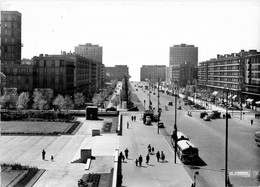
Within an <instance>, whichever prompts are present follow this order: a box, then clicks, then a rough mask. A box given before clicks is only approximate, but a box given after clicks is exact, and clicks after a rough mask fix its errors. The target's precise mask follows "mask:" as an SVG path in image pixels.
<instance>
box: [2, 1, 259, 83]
mask: <svg viewBox="0 0 260 187" xmlns="http://www.w3.org/2000/svg"><path fill="white" fill-rule="evenodd" d="M1 2H2V3H1V5H0V6H1V7H0V8H1V10H15V11H19V12H20V13H22V43H23V45H24V47H23V48H22V57H23V58H32V57H33V56H38V55H39V54H41V53H43V54H60V52H61V51H67V52H69V51H71V52H73V51H74V46H77V45H78V44H85V43H92V44H99V45H100V46H102V47H103V63H104V64H105V66H114V65H120V64H123V65H128V67H129V71H130V75H131V76H132V78H131V80H140V67H141V66H142V65H166V66H169V48H170V46H173V45H175V44H181V43H186V44H190V45H191V44H192V45H195V46H197V47H198V48H199V53H198V54H199V56H198V59H199V62H200V61H204V60H208V59H210V58H215V57H216V55H217V54H230V53H234V52H239V51H240V50H241V49H244V50H249V49H257V50H258V51H260V36H259V35H260V1H259V0H231V1H228V2H227V0H207V1H206V0H175V1H174V0H171V1H170V0H150V1H149V0H74V1H73V0H63V1H62V0H52V1H50V0H49V1H46V0H8V1H7V0H1Z"/></svg>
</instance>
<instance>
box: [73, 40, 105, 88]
mask: <svg viewBox="0 0 260 187" xmlns="http://www.w3.org/2000/svg"><path fill="white" fill-rule="evenodd" d="M75 53H76V54H78V55H80V56H83V57H85V58H87V59H89V60H91V61H93V67H96V70H94V69H93V71H96V78H97V80H96V81H95V83H96V87H97V88H98V89H101V88H102V87H103V86H104V84H105V79H104V78H105V74H102V73H104V72H105V71H104V65H103V47H101V46H99V45H92V44H91V43H87V44H85V45H78V46H76V47H75Z"/></svg>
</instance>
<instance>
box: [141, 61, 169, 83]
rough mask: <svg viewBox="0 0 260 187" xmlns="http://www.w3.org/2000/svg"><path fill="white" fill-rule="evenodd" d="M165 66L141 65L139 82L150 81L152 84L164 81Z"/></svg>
mask: <svg viewBox="0 0 260 187" xmlns="http://www.w3.org/2000/svg"><path fill="white" fill-rule="evenodd" d="M165 68H166V66H165V65H143V66H142V67H141V71H140V74H141V76H140V77H141V81H146V80H147V79H148V80H150V81H151V82H152V83H156V82H158V78H159V81H160V82H162V81H165Z"/></svg>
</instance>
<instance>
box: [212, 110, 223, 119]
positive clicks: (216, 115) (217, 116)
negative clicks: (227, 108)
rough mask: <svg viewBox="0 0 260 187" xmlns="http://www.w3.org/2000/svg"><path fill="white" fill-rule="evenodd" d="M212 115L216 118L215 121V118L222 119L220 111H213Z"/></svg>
mask: <svg viewBox="0 0 260 187" xmlns="http://www.w3.org/2000/svg"><path fill="white" fill-rule="evenodd" d="M212 115H213V116H214V119H215V118H220V115H221V112H219V111H217V110H213V111H212Z"/></svg>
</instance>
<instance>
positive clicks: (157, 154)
mask: <svg viewBox="0 0 260 187" xmlns="http://www.w3.org/2000/svg"><path fill="white" fill-rule="evenodd" d="M160 156H161V155H160V152H159V151H157V153H156V158H157V162H159V160H160Z"/></svg>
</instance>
